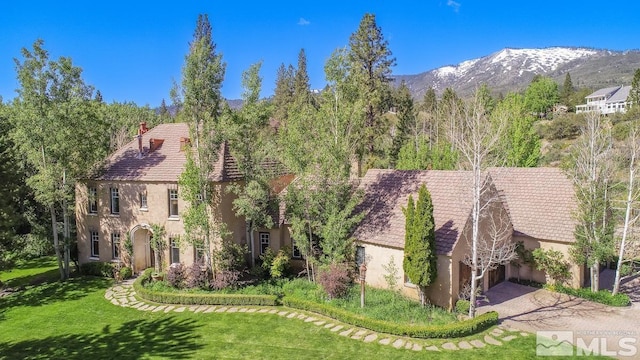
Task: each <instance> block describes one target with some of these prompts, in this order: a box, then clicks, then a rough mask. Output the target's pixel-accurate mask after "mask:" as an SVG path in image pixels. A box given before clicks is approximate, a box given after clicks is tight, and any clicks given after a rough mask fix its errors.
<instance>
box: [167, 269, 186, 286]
mask: <svg viewBox="0 0 640 360" xmlns="http://www.w3.org/2000/svg"><path fill="white" fill-rule="evenodd" d="M185 280H186V274H185V268H184V265H182V264H171V266H170V267H169V271H167V282H169V284H170V285H171V286H173V287H174V288H178V289H182V288H183V287H184V282H185Z"/></svg>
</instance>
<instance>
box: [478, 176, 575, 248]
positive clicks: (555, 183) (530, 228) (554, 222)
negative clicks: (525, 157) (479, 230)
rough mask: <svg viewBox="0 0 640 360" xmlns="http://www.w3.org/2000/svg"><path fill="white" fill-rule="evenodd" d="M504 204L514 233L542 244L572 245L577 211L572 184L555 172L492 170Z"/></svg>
mask: <svg viewBox="0 0 640 360" xmlns="http://www.w3.org/2000/svg"><path fill="white" fill-rule="evenodd" d="M489 174H490V175H491V177H492V179H493V182H494V183H495V185H496V187H497V188H498V191H500V192H501V194H502V195H503V197H504V199H505V200H506V201H505V203H506V205H507V206H506V207H507V208H508V211H509V215H510V217H511V221H512V222H513V228H514V233H515V234H516V235H518V234H519V235H525V236H529V237H533V238H536V239H541V240H556V241H564V242H573V241H574V235H573V231H574V229H575V226H576V221H575V219H574V218H573V214H574V212H575V211H576V209H577V202H576V199H575V192H574V188H573V184H572V182H571V180H570V179H569V178H568V177H567V176H566V175H565V174H564V173H563V172H562V170H560V169H558V168H491V169H489Z"/></svg>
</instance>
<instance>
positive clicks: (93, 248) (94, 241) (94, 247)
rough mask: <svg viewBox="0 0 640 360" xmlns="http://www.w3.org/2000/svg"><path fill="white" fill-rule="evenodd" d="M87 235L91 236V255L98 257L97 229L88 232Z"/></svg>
mask: <svg viewBox="0 0 640 360" xmlns="http://www.w3.org/2000/svg"><path fill="white" fill-rule="evenodd" d="M89 237H90V238H91V257H92V258H99V257H100V236H99V235H98V232H97V231H91V232H89Z"/></svg>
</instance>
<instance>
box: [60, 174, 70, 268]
mask: <svg viewBox="0 0 640 360" xmlns="http://www.w3.org/2000/svg"><path fill="white" fill-rule="evenodd" d="M63 178H64V177H63ZM63 181H66V179H64V180H63ZM64 186H66V185H64ZM62 221H63V232H62V233H63V242H64V243H63V250H64V254H63V256H64V278H65V280H66V279H68V278H69V255H70V253H69V241H70V238H71V231H70V229H69V211H68V210H67V200H66V199H64V200H62Z"/></svg>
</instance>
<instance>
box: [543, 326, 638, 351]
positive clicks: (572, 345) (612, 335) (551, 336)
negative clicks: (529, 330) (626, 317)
mask: <svg viewBox="0 0 640 360" xmlns="http://www.w3.org/2000/svg"><path fill="white" fill-rule="evenodd" d="M631 335H635V333H633V332H628V331H576V332H574V331H561V330H559V331H538V332H536V355H538V356H574V355H575V356H590V355H604V356H618V357H625V356H629V357H632V356H633V357H635V356H636V355H637V354H638V348H637V346H638V344H637V343H638V339H637V337H634V336H631Z"/></svg>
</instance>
